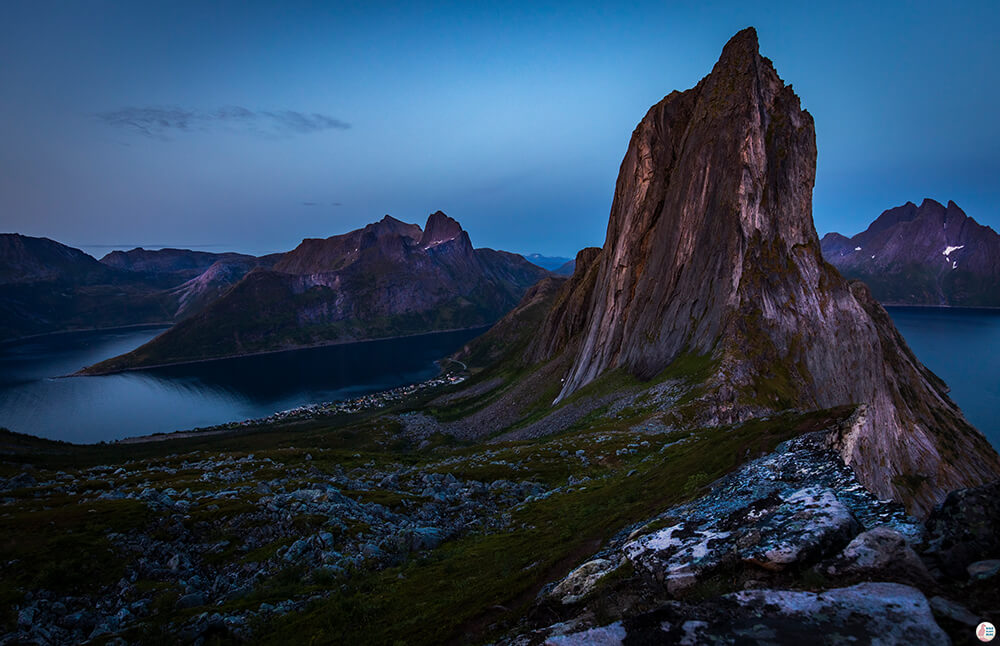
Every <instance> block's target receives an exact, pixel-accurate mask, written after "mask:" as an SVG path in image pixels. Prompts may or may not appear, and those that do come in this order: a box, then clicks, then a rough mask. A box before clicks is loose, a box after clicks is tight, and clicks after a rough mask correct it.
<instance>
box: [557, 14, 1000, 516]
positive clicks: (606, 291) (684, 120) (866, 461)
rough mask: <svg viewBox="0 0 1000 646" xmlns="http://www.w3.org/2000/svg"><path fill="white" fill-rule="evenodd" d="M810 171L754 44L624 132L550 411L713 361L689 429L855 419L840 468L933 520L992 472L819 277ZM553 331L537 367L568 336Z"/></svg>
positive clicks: (824, 268)
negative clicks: (611, 379)
mask: <svg viewBox="0 0 1000 646" xmlns="http://www.w3.org/2000/svg"><path fill="white" fill-rule="evenodd" d="M815 168H816V144H815V133H814V128H813V120H812V117H811V116H810V115H809V113H808V112H805V111H804V110H802V109H801V108H800V105H799V99H798V97H797V96H796V95H795V94H794V92H793V91H792V89H791V87H790V86H787V85H785V84H784V83H783V82H782V80H781V79H780V78H779V77H778V75H777V73H776V72H775V70H774V67H773V66H772V64H771V62H770V61H769V60H768V59H766V58H763V57H761V56H760V54H759V52H758V45H757V35H756V32H755V31H754V30H753V29H747V30H744V31H742V32H740V33H739V34H737V35H736V36H735V37H733V39H732V40H730V42H729V43H728V44H727V45H726V46H725V48H724V49H723V52H722V56H721V58H720V59H719V62H718V63H717V64H716V65H715V67H714V68H713V70H712V73H711V74H709V75H708V76H707V77H705V78H704V79H703V80H702V81H701V82H700V83H699V84H698V85H697V86H696V87H694V88H693V89H691V90H688V91H686V92H673V93H672V94H670V95H669V96H667V97H666V98H664V99H663V100H662V101H661V102H660V103H658V104H656V105H655V106H653V107H652V108H651V109H650V110H649V112H648V113H647V114H646V116H645V118H643V120H642V121H641V122H640V123H639V126H638V127H637V128H636V129H635V131H634V132H633V134H632V139H631V142H630V144H629V147H628V151H627V152H626V154H625V159H624V161H623V162H622V166H621V171H620V173H619V177H618V182H617V185H616V188H615V195H614V201H613V203H612V208H611V216H610V221H609V223H608V233H607V239H606V241H605V244H604V248H603V250H602V252H601V254H600V261H599V266H598V267H597V269H596V275H595V279H594V286H593V292H592V294H589V295H588V297H587V298H577V299H575V300H576V302H577V304H578V306H579V307H582V308H583V309H577V310H576V312H575V313H574V314H572V315H571V314H568V313H566V312H563V313H562V314H560V317H561V318H562V319H564V320H567V319H568V320H572V319H574V317H582V319H583V322H582V324H580V329H581V332H580V336H579V341H578V343H579V348H578V349H577V350H575V358H574V360H573V363H572V368H571V369H570V370H569V372H568V374H567V375H566V377H565V382H564V387H563V389H562V392H561V393H560V395H559V397H558V398H557V401H558V400H559V399H562V398H565V397H566V396H568V395H569V394H571V393H573V392H574V391H576V390H577V389H579V388H580V387H581V386H583V385H585V384H587V383H589V382H590V381H592V380H594V379H595V378H596V377H598V376H599V375H601V374H603V373H605V372H607V371H609V370H612V369H616V368H624V369H625V370H627V371H628V372H630V373H632V374H634V375H636V376H639V377H643V378H648V377H652V376H654V375H656V374H657V373H659V372H660V371H662V370H663V369H665V368H666V367H667V366H668V365H670V363H671V362H672V361H673V360H674V359H676V358H677V357H678V356H680V355H681V354H684V353H692V354H697V355H711V356H712V357H713V359H714V360H715V361H716V362H717V363H716V365H717V370H716V371H715V373H714V375H713V376H712V378H711V379H710V381H709V383H708V384H706V386H707V390H706V394H705V396H704V397H703V403H704V404H705V406H704V409H703V412H702V417H701V419H700V420H699V421H701V422H707V423H727V422H736V421H741V420H744V419H748V418H750V417H753V416H756V415H760V414H764V413H765V412H767V411H772V410H780V409H785V408H792V407H795V408H825V407H832V406H838V405H843V404H862V405H864V406H865V407H866V408H865V410H866V413H865V415H863V416H860V417H859V420H858V422H857V423H856V424H855V426H854V428H853V429H852V430H851V432H850V433H847V434H846V435H845V436H844V437H843V438H842V440H841V441H840V443H839V448H840V449H841V452H842V454H843V456H844V458H845V460H846V461H847V462H848V463H849V464H851V465H852V466H853V467H854V468H855V470H856V471H857V473H858V476H859V478H860V479H861V480H862V482H864V483H865V485H866V486H868V487H869V488H870V489H871V490H872V491H874V492H876V493H877V494H878V495H880V496H884V497H893V498H896V499H898V500H902V501H905V502H906V503H907V505H908V506H909V507H910V508H911V509H912V510H913V511H915V512H917V513H922V512H926V511H927V510H928V509H929V508H930V506H932V505H933V504H934V503H935V502H937V501H939V500H940V499H941V498H942V497H943V496H944V494H945V493H946V492H947V491H949V490H951V489H955V488H958V487H963V486H970V485H975V484H978V483H981V482H983V481H985V480H987V479H989V478H991V477H996V476H997V475H998V474H1000V459H998V457H997V455H996V453H995V452H994V451H993V450H992V449H991V448H990V447H989V445H988V443H987V442H986V440H985V439H984V438H983V437H982V435H981V434H979V433H978V432H977V431H976V430H975V429H973V428H972V427H971V426H969V424H968V423H967V422H966V421H965V419H964V418H963V416H962V414H961V412H960V411H959V410H958V408H957V407H956V406H955V405H954V404H953V403H952V402H951V401H950V400H949V399H948V397H947V395H946V387H945V386H944V385H943V384H942V383H941V382H940V380H938V379H937V378H936V377H934V376H933V375H932V374H931V373H929V371H927V370H926V369H925V368H924V367H923V366H922V365H920V363H919V362H918V361H917V360H916V359H915V358H914V357H913V355H912V353H911V352H910V351H909V349H908V348H907V347H906V344H905V343H904V342H903V340H902V338H901V337H900V336H899V334H898V332H896V330H895V328H894V327H893V326H892V323H891V321H890V320H889V318H888V316H886V315H885V312H884V310H882V309H881V307H880V306H879V305H878V303H877V302H875V300H874V299H872V298H871V297H870V295H869V294H868V293H867V290H866V289H865V288H864V287H863V286H861V285H854V286H851V285H849V284H848V283H847V282H846V281H845V280H844V279H843V278H842V277H841V276H840V275H839V274H838V273H837V271H836V270H835V269H833V268H832V267H831V266H830V265H828V264H826V263H825V262H824V261H823V259H822V256H821V252H820V244H819V239H818V236H817V235H816V232H815V229H814V226H813V222H812V206H811V204H812V189H813V183H814V178H815ZM564 289H565V288H564ZM571 327H572V326H571ZM546 329H548V330H550V331H551V334H550V335H549V336H547V337H546V338H543V339H540V340H539V342H538V344H539V347H542V348H545V347H546V345H547V347H548V348H549V350H545V349H543V350H542V351H541V355H544V354H546V353H547V352H550V351H551V349H552V348H556V347H558V345H559V342H557V341H556V339H558V338H559V336H560V334H561V333H559V332H558V330H560V329H564V326H551V327H550V328H546Z"/></svg>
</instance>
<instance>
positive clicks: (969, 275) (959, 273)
mask: <svg viewBox="0 0 1000 646" xmlns="http://www.w3.org/2000/svg"><path fill="white" fill-rule="evenodd" d="M821 245H822V248H823V256H824V257H825V258H826V259H827V260H828V261H829V262H830V263H831V264H833V265H834V266H835V267H836V268H837V269H839V270H840V272H841V273H842V274H843V275H844V276H847V277H848V278H857V279H859V280H863V281H864V282H865V283H866V284H867V285H868V286H869V287H871V290H872V294H873V295H874V296H875V298H877V299H878V300H880V301H881V302H883V303H888V304H893V303H898V304H906V305H959V306H981V307H998V306H1000V235H997V233H996V232H995V231H994V230H993V229H991V228H990V227H987V226H983V225H981V224H979V223H978V222H976V221H975V220H974V219H973V218H970V217H969V216H967V215H966V214H965V212H964V211H962V209H961V208H959V207H958V205H957V204H955V203H954V202H948V205H947V206H945V205H943V204H941V203H939V202H936V201H934V200H931V199H926V200H924V201H923V202H922V203H921V204H920V206H919V207H918V206H917V205H916V204H914V203H913V202H907V203H906V204H904V205H902V206H897V207H895V208H892V209H889V210H887V211H885V212H883V213H882V215H880V216H879V217H878V218H877V219H876V220H875V221H874V222H872V224H871V226H869V227H868V229H866V230H865V231H863V232H861V233H859V234H857V235H856V236H854V237H852V238H848V237H846V236H843V235H840V234H839V233H828V234H827V235H825V236H823V240H822V241H821Z"/></svg>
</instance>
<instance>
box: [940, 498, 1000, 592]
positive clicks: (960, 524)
mask: <svg viewBox="0 0 1000 646" xmlns="http://www.w3.org/2000/svg"><path fill="white" fill-rule="evenodd" d="M926 527H927V551H926V553H927V554H928V556H929V557H930V558H931V559H932V560H933V562H934V564H935V565H936V566H937V567H938V568H939V569H940V570H941V571H942V572H943V573H944V574H946V575H948V576H950V577H952V578H955V579H965V578H966V577H967V576H968V572H967V571H966V568H967V567H968V566H969V565H970V564H971V563H973V562H975V561H982V560H986V559H995V558H1000V480H995V481H993V482H990V483H988V484H985V485H982V486H979V487H973V488H969V489H959V490H957V491H953V492H951V493H950V494H948V496H947V498H945V500H944V502H943V503H941V504H940V505H939V506H938V507H936V508H935V509H934V511H933V512H931V515H930V517H929V518H928V519H927V523H926Z"/></svg>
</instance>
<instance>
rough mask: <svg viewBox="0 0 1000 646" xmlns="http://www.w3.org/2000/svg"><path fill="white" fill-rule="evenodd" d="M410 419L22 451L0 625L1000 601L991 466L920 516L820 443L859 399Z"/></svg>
mask: <svg viewBox="0 0 1000 646" xmlns="http://www.w3.org/2000/svg"><path fill="white" fill-rule="evenodd" d="M413 414H414V413H406V414H403V415H402V416H400V415H398V414H392V415H387V416H382V417H375V418H373V419H372V420H369V421H367V422H364V423H363V425H361V426H356V427H353V428H348V429H347V430H344V431H341V432H339V433H338V432H334V431H331V430H329V429H326V430H324V431H322V432H314V431H310V430H301V429H300V430H295V431H290V430H287V429H280V428H278V429H272V430H271V431H270V432H269V433H264V434H262V435H260V436H253V435H251V436H250V437H241V436H239V435H231V436H229V438H228V439H224V438H222V439H220V438H213V439H211V442H216V443H222V444H223V445H224V444H229V445H230V447H229V448H225V447H224V446H222V445H219V446H215V447H209V448H197V449H192V446H191V442H192V440H191V439H187V440H174V441H172V442H165V443H164V442H160V443H154V444H153V445H150V447H146V450H147V451H150V450H154V448H155V450H160V451H161V452H162V454H161V455H158V456H155V457H144V458H138V459H125V460H119V461H114V462H108V463H104V464H95V465H93V466H86V467H80V468H69V467H65V468H51V467H46V466H42V465H36V466H27V465H24V466H19V467H15V466H14V464H13V462H12V461H10V459H11V456H10V455H8V461H7V462H5V463H4V464H5V466H4V469H5V472H6V473H7V477H6V478H5V479H4V480H3V481H2V482H0V529H2V533H0V537H2V541H0V546H2V554H0V557H2V565H0V572H2V579H3V584H2V585H3V587H2V589H0V590H2V595H3V599H4V605H5V612H4V615H3V617H2V619H3V622H4V624H3V625H4V630H5V634H4V635H3V637H0V644H15V643H17V644H20V643H38V644H64V643H84V642H87V641H88V640H91V641H94V642H95V643H102V642H103V643H118V644H123V643H149V642H154V643H155V642H157V641H164V642H168V641H172V640H176V639H179V640H181V641H183V642H187V643H205V642H206V640H210V641H213V642H215V643H218V642H222V643H242V642H248V641H249V642H265V643H270V642H282V641H285V643H287V639H288V637H289V635H293V634H294V635H297V636H298V635H306V636H312V637H315V638H316V639H317V641H319V642H324V643H344V641H349V642H350V643H392V641H393V640H394V639H397V638H402V637H400V636H404V637H405V641H406V642H407V643H440V642H441V641H448V640H457V641H458V642H462V643H483V642H488V641H498V642H499V643H504V644H541V643H549V644H590V643H602V644H617V643H632V640H636V639H638V640H640V642H638V643H708V642H712V643H737V641H739V640H747V643H788V640H789V638H790V636H794V635H810V634H811V635H813V637H812V638H811V639H813V640H814V641H815V640H819V641H820V643H839V641H840V638H841V637H843V636H845V635H849V636H853V637H854V638H855V639H857V640H859V641H860V643H864V642H868V641H871V640H872V639H875V638H876V637H879V636H881V637H882V638H883V639H886V640H887V643H897V642H901V641H904V640H907V639H911V638H914V637H915V636H918V635H919V636H920V638H919V639H917V640H916V641H918V642H920V643H949V634H950V635H951V637H952V638H954V639H956V641H961V640H962V639H963V636H964V635H966V634H967V635H969V636H971V635H972V628H971V626H974V625H975V624H977V623H978V622H979V621H980V620H981V619H982V618H989V617H996V616H997V610H998V609H1000V604H998V597H997V594H996V592H995V590H996V589H997V582H998V581H1000V577H998V576H997V573H998V571H1000V560H998V559H1000V539H998V537H1000V507H998V502H997V501H998V500H1000V483H995V484H993V485H989V486H986V487H982V488H979V489H974V490H966V491H961V492H956V493H954V494H952V495H951V496H949V498H948V499H947V500H946V501H945V502H944V504H943V505H941V506H940V507H939V508H938V509H936V510H935V511H934V512H933V513H932V514H931V516H930V518H929V519H928V520H927V521H926V523H923V522H920V521H918V520H916V519H914V518H913V517H911V516H908V515H907V514H906V512H905V510H904V509H903V508H902V506H900V505H899V504H897V503H894V502H890V501H884V500H879V499H878V498H877V497H876V496H873V495H872V494H871V493H869V492H868V491H867V490H866V489H864V487H863V486H861V484H860V483H859V482H858V481H857V479H856V478H855V476H854V474H853V472H852V470H851V469H850V468H849V467H846V466H845V465H844V463H843V462H842V460H841V459H840V458H839V457H838V455H837V453H836V452H835V451H833V450H831V449H830V448H829V446H828V444H829V442H830V441H831V439H832V438H835V437H836V434H837V432H838V431H840V430H841V429H843V428H845V427H848V426H850V424H851V423H852V418H851V416H850V411H847V410H843V411H830V412H827V413H814V414H809V415H803V414H786V415H780V416H777V417H775V418H773V419H768V420H756V421H754V422H752V423H748V424H744V425H738V426H734V427H724V428H716V429H704V430H701V431H695V432H691V431H679V430H676V429H672V428H670V427H666V426H663V425H655V424H649V423H641V424H635V423H630V421H629V420H627V419H625V418H624V417H623V415H622V414H621V413H618V414H616V415H614V416H612V417H611V418H610V419H609V420H606V422H607V423H605V424H604V425H601V424H598V425H596V426H595V427H594V428H592V429H590V430H588V431H585V432H580V433H577V434H573V435H561V436H557V437H554V438H549V439H547V440H542V441H538V440H535V441H531V442H503V443H497V444H493V445H489V446H482V445H479V446H461V445H455V444H454V443H453V442H452V441H448V440H447V439H446V438H441V437H436V438H432V439H433V440H434V446H432V447H427V446H426V444H425V443H426V442H427V441H428V438H427V437H426V436H425V435H423V434H418V435H414V436H410V435H408V431H407V424H406V422H407V420H408V418H409V417H410V416H411V415H413ZM362 433H363V434H364V437H361V434H362ZM205 441H208V440H207V439H206V440H205ZM417 442H419V443H422V444H424V446H425V448H424V449H423V450H421V451H417V450H416V448H415V444H416V443H417ZM779 442H780V443H779ZM233 444H243V445H254V444H257V445H258V446H257V448H255V449H254V450H251V451H247V450H234V449H233V448H232V445H233ZM164 445H165V446H164ZM151 447H153V448H151ZM352 447H356V450H355V448H352ZM127 448H128V450H137V449H135V448H134V447H127ZM125 449H126V447H114V448H113V450H125ZM105 450H111V449H105ZM754 456H759V457H754ZM35 457H36V458H38V459H41V461H42V462H47V461H50V460H52V456H49V457H45V455H44V452H39V453H36V455H35ZM58 459H60V460H63V461H66V460H68V461H70V462H72V461H75V460H79V459H82V457H81V456H80V455H76V456H75V457H72V458H70V456H65V455H64V456H62V457H61V458H58ZM747 459H749V461H746V460H747ZM740 462H745V463H744V464H743V466H741V467H739V468H737V469H736V470H735V471H732V472H731V473H729V474H728V475H724V476H723V477H722V478H720V479H716V476H717V475H720V474H722V473H725V471H727V470H729V469H731V468H733V467H734V466H736V465H738V464H739V463H740ZM441 613H444V617H445V619H443V620H442V621H441V622H440V624H439V623H437V621H436V618H437V617H438V616H439V615H440V614H441ZM375 617H378V618H379V619H378V621H377V622H376V621H374V618H375ZM817 631H820V632H818V633H817ZM626 640H627V641H626ZM824 640H825V641H824Z"/></svg>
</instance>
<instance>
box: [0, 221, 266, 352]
mask: <svg viewBox="0 0 1000 646" xmlns="http://www.w3.org/2000/svg"><path fill="white" fill-rule="evenodd" d="M268 262H271V260H270V259H267V258H262V259H258V258H254V257H253V256H244V255H241V254H211V253H204V252H196V251H187V250H183V249H163V250H160V251H147V250H145V249H133V250H132V251H124V252H123V251H115V252H112V253H110V254H108V255H107V256H105V257H104V258H103V259H102V260H101V261H98V260H96V259H95V258H93V257H92V256H89V255H88V254H86V253H84V252H82V251H80V250H79V249H74V248H73V247H68V246H66V245H64V244H60V243H58V242H55V241H54V240H49V239H48V238H33V237H29V236H23V235H19V234H2V235H0V341H2V340H5V339H11V338H18V337H24V336H30V335H34V334H45V333H49V332H59V331H66V330H77V329H93V328H107V327H118V326H126V325H139V324H147V323H166V324H168V323H171V322H174V321H177V320H180V319H182V318H184V317H185V316H188V315H190V314H191V313H193V312H195V311H197V309H199V308H200V307H202V306H204V305H205V304H206V303H207V302H208V301H210V300H212V299H213V298H215V297H217V296H218V295H219V294H221V292H222V291H224V290H225V289H226V288H227V287H229V286H230V285H232V284H233V283H235V282H236V281H237V280H239V279H240V278H242V277H243V275H244V274H246V273H247V272H248V271H249V270H250V269H251V268H253V267H254V266H256V265H258V264H267V263H268Z"/></svg>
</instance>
